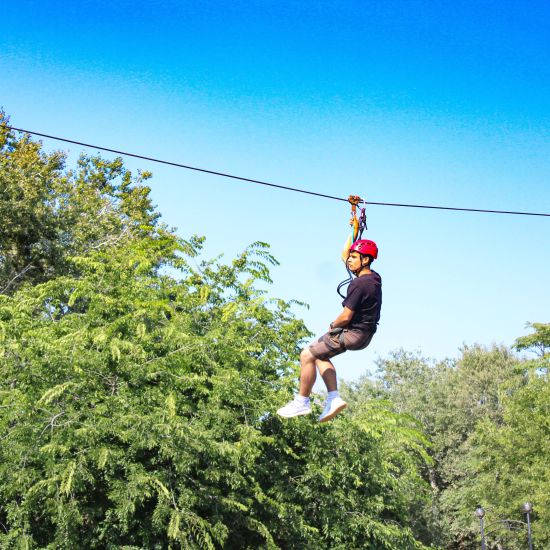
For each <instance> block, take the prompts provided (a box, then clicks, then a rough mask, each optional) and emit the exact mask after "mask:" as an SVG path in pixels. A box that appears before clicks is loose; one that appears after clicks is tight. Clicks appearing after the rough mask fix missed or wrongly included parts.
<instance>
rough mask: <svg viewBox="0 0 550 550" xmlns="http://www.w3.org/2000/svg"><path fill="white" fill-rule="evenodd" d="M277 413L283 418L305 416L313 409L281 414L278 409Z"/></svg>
mask: <svg viewBox="0 0 550 550" xmlns="http://www.w3.org/2000/svg"><path fill="white" fill-rule="evenodd" d="M277 414H278V415H279V416H280V417H281V418H294V417H295V416H305V415H307V414H311V410H309V411H303V412H299V413H296V414H291V415H286V414H281V413H280V412H279V411H277Z"/></svg>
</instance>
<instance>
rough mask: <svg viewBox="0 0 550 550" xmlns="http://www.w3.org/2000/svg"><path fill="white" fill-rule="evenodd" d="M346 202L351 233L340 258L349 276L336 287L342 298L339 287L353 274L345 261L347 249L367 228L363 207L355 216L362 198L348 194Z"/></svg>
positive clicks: (347, 282) (345, 283) (346, 282)
mask: <svg viewBox="0 0 550 550" xmlns="http://www.w3.org/2000/svg"><path fill="white" fill-rule="evenodd" d="M348 202H349V203H350V204H351V218H350V221H349V224H350V226H351V234H350V236H349V237H348V238H347V241H346V245H345V246H344V250H343V251H342V260H343V262H344V265H345V266H346V270H347V272H348V275H349V277H348V278H347V279H346V280H345V281H342V282H341V283H340V284H339V285H338V288H337V289H336V290H337V292H338V294H339V295H340V296H341V297H342V298H345V296H344V295H343V294H342V293H341V292H340V289H341V288H342V287H344V286H346V285H347V284H349V283H350V282H351V280H352V279H353V275H352V273H351V271H350V270H349V269H348V263H347V262H348V256H349V249H350V247H351V245H352V244H353V243H354V242H355V241H357V240H359V239H361V237H362V236H363V231H365V229H367V215H366V213H365V207H363V208H361V210H360V212H359V216H357V207H358V206H359V204H361V203H364V201H363V199H362V198H361V197H360V196H358V195H350V196H349V197H348Z"/></svg>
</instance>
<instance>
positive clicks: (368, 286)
mask: <svg viewBox="0 0 550 550" xmlns="http://www.w3.org/2000/svg"><path fill="white" fill-rule="evenodd" d="M377 257H378V247H377V246H376V243H374V242H373V241H368V240H359V241H356V242H355V243H353V245H352V246H351V247H350V251H349V256H348V260H347V265H348V268H349V270H350V271H351V272H352V273H353V274H354V275H355V277H356V278H355V279H354V280H353V281H352V282H351V284H350V285H349V287H348V293H347V296H346V298H345V300H344V301H343V302H342V306H343V307H344V309H343V310H342V312H341V313H340V315H338V317H336V319H335V320H334V321H333V322H332V323H330V329H329V331H328V332H327V333H326V334H323V336H321V338H319V340H317V341H316V342H314V343H313V344H311V345H310V346H309V347H308V348H306V349H304V350H302V353H301V354H300V390H299V392H298V394H297V395H295V397H294V399H293V400H292V401H291V402H290V403H288V404H287V405H285V406H284V407H281V408H280V409H279V410H278V411H277V414H278V415H279V416H282V417H284V418H292V417H294V416H300V415H304V414H309V413H310V412H311V405H310V402H309V396H310V394H311V390H312V388H313V384H314V383H315V379H316V377H317V370H319V374H320V375H321V377H322V378H323V381H324V383H325V385H326V387H327V392H328V396H327V400H326V402H325V407H324V410H323V414H321V416H320V417H319V422H328V421H329V420H332V419H333V418H334V417H335V416H336V415H337V414H338V413H339V412H341V411H343V410H344V409H345V408H346V406H347V403H346V402H345V401H344V400H343V399H342V398H341V397H340V396H339V395H338V385H337V381H336V370H335V368H334V365H333V364H332V362H331V359H332V358H333V357H335V356H336V355H340V354H341V353H344V352H345V351H347V350H348V349H349V350H359V349H364V348H366V347H367V346H368V345H369V344H370V341H371V339H372V337H373V336H374V333H375V332H376V326H377V324H378V321H379V320H380V308H381V306H382V279H381V277H380V275H378V273H376V271H374V270H372V269H371V265H372V262H373V261H374V260H375V259H376V258H377Z"/></svg>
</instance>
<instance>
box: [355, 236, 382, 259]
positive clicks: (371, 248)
mask: <svg viewBox="0 0 550 550" xmlns="http://www.w3.org/2000/svg"><path fill="white" fill-rule="evenodd" d="M349 251H350V253H351V252H359V254H368V255H369V256H372V257H373V258H374V259H376V258H378V247H377V246H376V243H375V242H374V241H368V240H367V239H360V240H358V241H355V242H354V243H353V244H352V245H351V246H350V249H349Z"/></svg>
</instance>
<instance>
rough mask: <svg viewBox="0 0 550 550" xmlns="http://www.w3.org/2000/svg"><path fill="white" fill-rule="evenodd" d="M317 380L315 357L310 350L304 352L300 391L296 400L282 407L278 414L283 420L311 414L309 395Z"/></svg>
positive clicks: (301, 356) (301, 363)
mask: <svg viewBox="0 0 550 550" xmlns="http://www.w3.org/2000/svg"><path fill="white" fill-rule="evenodd" d="M316 378H317V369H316V367H315V357H314V356H313V354H312V353H311V351H309V348H306V349H304V350H302V353H301V354H300V391H299V393H298V395H295V396H294V399H293V400H292V401H291V402H290V403H287V404H286V405H285V406H284V407H281V408H280V409H279V410H278V411H277V414H278V415H279V416H282V417H283V418H292V417H293V416H300V415H304V414H309V413H310V412H311V404H310V402H309V395H310V394H311V390H312V388H313V384H315V379H316Z"/></svg>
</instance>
